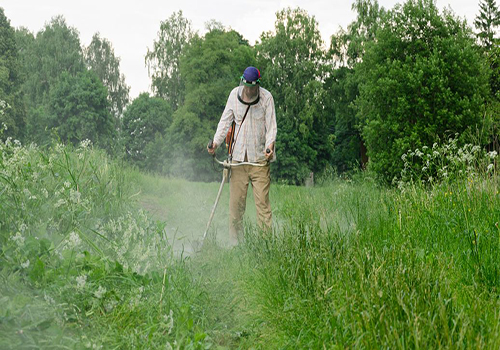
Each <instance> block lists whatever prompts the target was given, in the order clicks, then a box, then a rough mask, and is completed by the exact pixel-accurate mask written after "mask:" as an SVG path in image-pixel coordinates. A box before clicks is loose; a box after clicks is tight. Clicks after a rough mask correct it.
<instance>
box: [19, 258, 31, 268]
mask: <svg viewBox="0 0 500 350" xmlns="http://www.w3.org/2000/svg"><path fill="white" fill-rule="evenodd" d="M29 266H30V260H29V259H28V260H26V261H25V262H23V263H21V267H22V268H23V269H27V268H28V267H29Z"/></svg>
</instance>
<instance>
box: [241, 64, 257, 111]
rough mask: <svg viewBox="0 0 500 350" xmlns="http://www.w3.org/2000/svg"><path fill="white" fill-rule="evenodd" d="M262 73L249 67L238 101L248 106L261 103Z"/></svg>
mask: <svg viewBox="0 0 500 350" xmlns="http://www.w3.org/2000/svg"><path fill="white" fill-rule="evenodd" d="M259 85H260V72H259V70H258V69H257V68H255V67H251V66H250V67H247V68H246V69H245V71H244V72H243V75H242V76H241V80H240V87H239V89H238V99H239V100H240V102H242V103H244V104H246V105H252V104H256V103H257V102H259Z"/></svg>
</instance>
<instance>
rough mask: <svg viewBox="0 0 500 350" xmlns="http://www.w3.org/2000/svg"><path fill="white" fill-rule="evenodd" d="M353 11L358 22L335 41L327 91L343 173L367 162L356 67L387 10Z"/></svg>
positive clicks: (366, 2) (371, 5) (367, 3)
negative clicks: (358, 116)
mask: <svg viewBox="0 0 500 350" xmlns="http://www.w3.org/2000/svg"><path fill="white" fill-rule="evenodd" d="M352 10H353V11H356V12H357V17H356V19H355V20H354V21H353V22H352V23H351V24H349V26H348V27H347V31H344V30H340V31H339V32H337V33H336V34H335V35H332V37H331V44H330V50H329V56H330V57H331V59H332V60H333V64H334V67H336V68H335V69H334V70H333V72H332V73H331V74H329V76H328V77H327V79H326V80H325V89H326V90H328V91H330V99H329V101H327V102H329V103H330V104H331V106H332V107H331V108H332V109H333V110H334V115H335V121H334V124H333V130H334V134H335V147H334V150H333V154H332V156H331V157H332V163H333V165H334V166H335V167H336V169H337V170H338V171H340V172H344V171H348V170H351V169H353V168H358V167H359V165H360V164H362V163H363V161H366V159H362V157H363V156H365V155H364V154H363V152H362V151H364V143H363V140H362V138H361V130H360V128H359V126H358V124H357V122H356V109H355V108H354V100H355V99H356V97H357V96H358V94H359V88H358V85H359V83H358V81H357V79H356V74H355V70H356V65H357V64H359V63H360V62H362V60H363V55H364V53H365V48H366V45H367V43H368V42H371V41H373V40H374V38H375V34H376V32H377V29H378V28H379V26H380V23H381V21H382V18H383V16H385V14H386V10H385V9H384V8H383V7H380V6H379V4H378V2H377V1H376V0H375V1H371V0H356V1H355V2H354V3H353V5H352Z"/></svg>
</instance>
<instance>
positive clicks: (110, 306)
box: [104, 299, 118, 312]
mask: <svg viewBox="0 0 500 350" xmlns="http://www.w3.org/2000/svg"><path fill="white" fill-rule="evenodd" d="M117 304H118V301H116V300H115V299H110V300H109V301H108V302H107V303H106V304H105V305H104V309H106V312H111V311H113V309H114V308H115V306H116V305H117Z"/></svg>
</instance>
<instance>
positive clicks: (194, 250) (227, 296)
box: [137, 176, 255, 349]
mask: <svg viewBox="0 0 500 350" xmlns="http://www.w3.org/2000/svg"><path fill="white" fill-rule="evenodd" d="M139 185H140V194H139V195H138V196H137V203H138V204H139V206H140V207H141V208H142V209H144V210H146V211H147V212H148V213H149V215H150V216H151V217H152V218H153V219H155V220H158V221H161V222H164V223H165V224H166V227H165V230H166V233H167V237H168V238H169V239H170V240H171V242H172V245H173V249H174V253H175V255H176V256H177V257H179V258H185V257H188V260H187V263H188V265H189V268H190V269H191V271H192V272H193V274H194V276H196V278H197V279H198V281H199V285H200V287H201V288H202V291H201V292H203V293H206V294H207V296H208V299H209V300H210V301H211V302H210V305H206V309H207V310H206V313H207V318H208V319H209V320H210V324H209V325H207V326H208V328H209V329H210V336H211V337H212V340H213V342H214V343H215V344H216V345H217V348H219V349H226V348H227V349H234V348H238V347H239V348H250V347H252V344H253V343H254V342H255V331H254V328H255V327H254V326H253V323H254V321H252V319H253V315H252V311H251V308H250V307H249V305H248V303H249V302H248V300H247V299H246V297H245V292H244V291H243V289H244V286H243V285H242V283H243V282H242V279H241V278H240V277H241V274H242V273H244V272H243V270H244V269H245V268H246V265H245V261H244V259H245V255H244V254H241V251H240V250H239V248H235V249H231V250H230V249H227V248H225V246H226V245H227V235H228V232H227V218H228V201H229V193H228V191H229V189H228V187H227V184H226V187H225V188H224V192H223V194H222V196H221V199H220V202H219V205H218V207H217V211H216V215H215V217H214V219H213V223H212V228H211V230H210V231H209V237H208V239H207V242H206V244H205V245H204V247H203V249H202V250H200V249H199V248H200V243H201V239H202V236H203V233H204V230H205V227H206V224H207V221H208V218H209V215H210V211H211V209H212V206H213V204H214V201H215V197H216V194H217V190H218V187H219V185H220V184H217V183H208V184H206V183H189V182H186V181H182V180H172V179H166V178H162V177H150V176H144V177H142V178H140V181H139ZM249 192H250V193H249V202H248V206H249V207H250V209H249V210H248V211H249V213H248V215H249V216H250V215H255V213H254V212H253V211H254V209H253V208H251V207H252V206H253V199H252V198H251V191H249Z"/></svg>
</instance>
